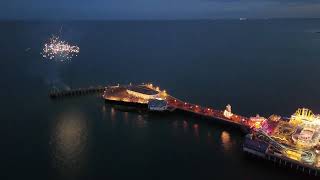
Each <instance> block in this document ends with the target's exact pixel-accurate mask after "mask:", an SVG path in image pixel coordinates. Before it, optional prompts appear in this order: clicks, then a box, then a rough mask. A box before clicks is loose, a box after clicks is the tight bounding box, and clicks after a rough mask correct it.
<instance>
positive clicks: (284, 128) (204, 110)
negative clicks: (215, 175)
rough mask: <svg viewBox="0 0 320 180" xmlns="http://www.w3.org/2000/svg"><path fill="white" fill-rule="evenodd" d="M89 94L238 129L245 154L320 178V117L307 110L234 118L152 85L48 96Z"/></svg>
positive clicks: (54, 92) (116, 102) (127, 104)
mask: <svg viewBox="0 0 320 180" xmlns="http://www.w3.org/2000/svg"><path fill="white" fill-rule="evenodd" d="M90 93H101V94H102V97H103V99H104V100H105V101H106V102H108V103H115V104H121V105H126V106H136V107H138V108H145V109H147V110H149V111H157V112H164V111H167V112H172V111H182V112H187V113H191V114H194V115H197V116H202V117H205V118H207V119H210V120H213V121H221V122H226V123H229V124H231V125H235V126H238V127H241V129H244V130H245V132H249V134H247V135H246V137H245V141H244V143H243V151H244V152H246V153H249V154H252V155H255V156H259V157H262V158H264V159H266V160H270V161H273V162H277V163H279V164H280V165H285V166H288V167H291V168H294V169H296V170H300V171H302V172H305V173H308V174H310V175H319V174H320V173H319V172H320V115H319V114H314V113H313V112H312V111H311V110H309V109H306V108H300V109H298V110H297V111H296V112H295V113H294V114H293V115H292V116H291V117H290V118H282V117H281V116H279V115H271V116H270V117H269V118H264V117H261V116H259V115H256V116H254V117H245V116H241V115H238V114H234V113H233V112H232V107H231V105H229V104H228V105H227V106H226V108H225V110H218V109H215V108H212V107H203V106H200V105H197V104H192V103H188V102H185V101H182V100H179V99H177V98H175V97H173V96H170V95H169V94H168V93H167V92H166V91H165V90H160V88H159V87H155V86H153V85H152V84H141V85H131V84H130V85H122V86H120V85H117V86H107V87H95V88H93V87H91V88H86V89H74V90H68V91H53V92H51V93H50V94H49V95H50V97H52V98H56V97H64V96H77V95H85V94H90Z"/></svg>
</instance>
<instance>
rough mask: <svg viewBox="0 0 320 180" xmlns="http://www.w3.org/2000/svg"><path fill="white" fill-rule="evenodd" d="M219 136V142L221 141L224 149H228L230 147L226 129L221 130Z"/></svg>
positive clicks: (229, 138)
mask: <svg viewBox="0 0 320 180" xmlns="http://www.w3.org/2000/svg"><path fill="white" fill-rule="evenodd" d="M220 137H221V142H222V146H223V148H224V150H225V151H230V150H231V148H232V142H231V137H230V133H229V132H227V131H222V133H221V136H220Z"/></svg>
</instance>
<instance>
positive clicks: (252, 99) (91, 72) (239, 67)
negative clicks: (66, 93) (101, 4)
mask: <svg viewBox="0 0 320 180" xmlns="http://www.w3.org/2000/svg"><path fill="white" fill-rule="evenodd" d="M61 25H63V31H62V37H63V38H64V39H65V40H68V41H70V42H74V43H76V44H78V45H79V46H80V54H79V56H78V57H76V58H74V59H73V61H72V62H70V63H54V62H50V61H44V60H43V59H42V57H41V55H40V51H41V48H42V44H43V43H44V42H45V41H46V40H47V39H48V37H49V36H50V35H51V34H52V33H57V32H58V31H59V29H60V27H61ZM316 31H320V20H257V21H232V20H228V21H155V22H152V21H131V22H130V21H118V22H117V21H114V22H112V21H110V22H98V21H91V22H80V21H79V22H1V23H0V33H1V34H0V37H1V39H0V63H1V66H0V72H1V74H0V80H1V81H0V82H1V91H0V92H1V100H0V104H1V111H0V112H1V120H0V121H1V124H0V133H1V143H0V144H1V148H0V149H1V150H0V152H1V159H0V161H1V171H0V174H1V178H0V179H129V178H130V179H245V180H250V179H257V178H260V179H287V178H288V177H290V178H291V179H302V178H303V179H306V178H308V176H305V175H301V174H299V173H296V172H294V171H291V170H288V169H283V168H281V167H277V166H276V165H274V164H272V163H269V162H263V161H261V160H258V159H252V158H248V157H246V156H245V155H244V154H243V153H242V151H241V143H242V140H243V136H244V134H242V133H241V132H240V131H239V130H238V129H236V128H233V127H228V126H226V125H221V124H217V123H214V122H208V121H206V120H203V119H200V118H196V117H190V116H186V115H179V114H172V115H170V114H169V115H157V114H145V113H139V112H123V111H119V110H117V109H116V108H115V107H111V106H109V105H106V104H104V102H103V100H102V99H101V98H99V97H96V96H91V97H81V98H68V99H64V100H58V101H51V100H50V99H49V98H48V96H47V93H48V91H49V89H50V88H51V87H52V86H53V85H59V86H70V87H86V86H90V85H102V84H116V83H121V84H126V83H130V82H133V83H141V82H153V83H154V84H156V85H160V86H161V87H162V88H165V89H166V90H167V91H168V92H169V93H170V94H172V95H174V96H176V97H178V98H181V99H184V100H187V101H190V102H193V103H198V104H201V105H206V106H212V107H214V108H219V109H223V108H224V107H225V105H226V104H227V103H230V104H231V105H232V107H233V111H234V112H237V113H239V114H242V115H246V116H251V115H255V114H256V113H259V114H260V115H263V116H269V115H270V114H272V113H276V114H280V115H290V114H292V113H293V112H294V111H295V110H296V108H298V107H301V106H304V107H309V108H311V109H312V110H313V111H314V112H320V103H319V100H320V93H319V92H320V85H319V82H320V74H319V69H320V51H319V49H320V34H319V33H315V32H316ZM27 48H31V49H30V50H26V49H27Z"/></svg>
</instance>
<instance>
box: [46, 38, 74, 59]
mask: <svg viewBox="0 0 320 180" xmlns="http://www.w3.org/2000/svg"><path fill="white" fill-rule="evenodd" d="M79 51H80V48H79V47H78V46H72V45H70V44H68V43H67V42H66V41H62V40H60V39H59V37H58V36H52V37H51V38H50V39H49V42H47V43H45V44H44V47H43V49H42V53H41V54H42V56H43V57H44V58H48V59H54V60H58V61H67V60H70V59H71V58H72V57H73V56H77V54H78V53H79Z"/></svg>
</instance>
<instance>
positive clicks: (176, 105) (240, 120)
mask: <svg viewBox="0 0 320 180" xmlns="http://www.w3.org/2000/svg"><path fill="white" fill-rule="evenodd" d="M167 102H168V107H170V108H173V109H179V110H182V111H186V112H190V113H193V114H196V115H200V116H204V117H208V118H214V119H218V120H221V121H225V122H228V123H231V124H235V125H240V126H249V118H247V117H244V116H240V115H237V114H232V115H231V116H230V117H226V116H225V115H224V111H221V110H216V109H213V108H210V107H203V106H200V105H196V104H192V103H188V102H184V101H181V100H179V99H177V98H174V97H172V96H168V97H167Z"/></svg>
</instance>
